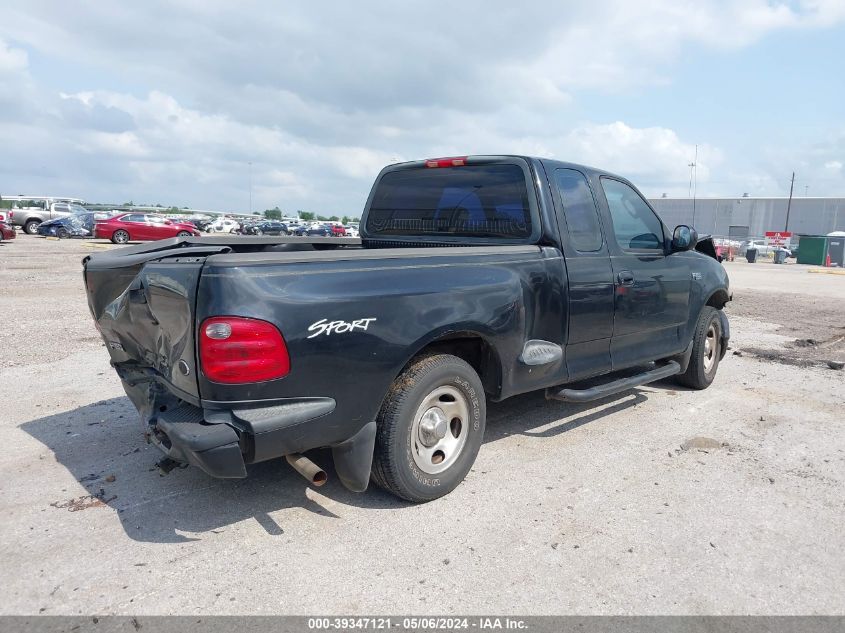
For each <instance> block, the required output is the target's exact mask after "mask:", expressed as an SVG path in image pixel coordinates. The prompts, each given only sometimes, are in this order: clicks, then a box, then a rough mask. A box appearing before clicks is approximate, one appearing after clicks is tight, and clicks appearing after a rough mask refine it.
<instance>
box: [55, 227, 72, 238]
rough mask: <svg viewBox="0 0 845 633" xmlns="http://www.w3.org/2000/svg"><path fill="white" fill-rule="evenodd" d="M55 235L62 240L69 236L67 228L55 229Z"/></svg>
mask: <svg viewBox="0 0 845 633" xmlns="http://www.w3.org/2000/svg"><path fill="white" fill-rule="evenodd" d="M56 237H58V238H59V239H60V240H63V239H65V238H67V237H70V233H68V232H67V229H57V230H56Z"/></svg>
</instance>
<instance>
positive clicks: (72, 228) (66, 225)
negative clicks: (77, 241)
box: [38, 211, 113, 239]
mask: <svg viewBox="0 0 845 633" xmlns="http://www.w3.org/2000/svg"><path fill="white" fill-rule="evenodd" d="M112 215H113V214H112V213H107V212H104V211H96V212H89V213H80V214H78V215H68V216H65V217H63V218H56V219H55V220H47V221H46V222H42V223H41V224H39V225H38V235H43V236H44V237H58V238H59V239H64V238H66V237H94V225H95V224H96V223H97V222H100V221H103V220H108V219H109V218H110V217H112Z"/></svg>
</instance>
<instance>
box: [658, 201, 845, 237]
mask: <svg viewBox="0 0 845 633" xmlns="http://www.w3.org/2000/svg"><path fill="white" fill-rule="evenodd" d="M649 202H650V203H651V205H652V206H653V207H654V209H655V210H656V211H657V213H658V214H660V217H661V218H663V221H664V222H665V223H666V224H667V225H668V226H669V227H674V226H677V225H678V224H688V225H690V226H693V227H695V229H696V230H698V232H699V233H702V234H710V235H714V236H717V237H730V238H732V239H737V240H742V239H744V238H746V237H752V238H757V237H763V235H764V234H765V233H766V231H791V232H792V233H793V234H795V235H826V234H828V233H830V232H831V231H845V198H816V197H813V198H811V197H799V198H792V202H791V204H789V225H788V226H787V217H786V216H787V213H786V212H787V204H788V202H789V199H788V198H786V197H783V198H757V197H750V196H741V197H738V198H698V199H695V200H693V199H692V198H653V199H650V200H649Z"/></svg>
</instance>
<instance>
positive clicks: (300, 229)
mask: <svg viewBox="0 0 845 633" xmlns="http://www.w3.org/2000/svg"><path fill="white" fill-rule="evenodd" d="M310 229H311V225H310V224H300V225H299V226H297V227H294V228H293V230H292V231H291V232H290V234H291V235H297V236H299V237H302V236H303V235H307V234H308V231H309V230H310Z"/></svg>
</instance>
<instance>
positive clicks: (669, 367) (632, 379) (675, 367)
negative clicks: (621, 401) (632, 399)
mask: <svg viewBox="0 0 845 633" xmlns="http://www.w3.org/2000/svg"><path fill="white" fill-rule="evenodd" d="M680 373H681V366H680V365H679V364H678V363H676V362H675V361H673V360H670V361H669V362H668V363H666V364H665V365H659V366H658V367H655V368H654V369H652V370H649V371H645V372H643V373H641V374H636V375H635V376H628V377H627V378H620V379H618V380H613V381H611V382H607V383H605V384H603V385H597V386H596V387H590V388H589V389H558V388H557V387H553V388H551V389H546V398H547V399H548V400H563V401H564V402H590V401H592V400H599V399H600V398H605V397H607V396H612V395H613V394H616V393H619V392H621V391H627V390H628V389H633V388H634V387H639V386H640V385H645V384H648V383H650V382H654V381H655V380H661V379H663V378H668V377H669V376H674V375H675V374H680Z"/></svg>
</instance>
